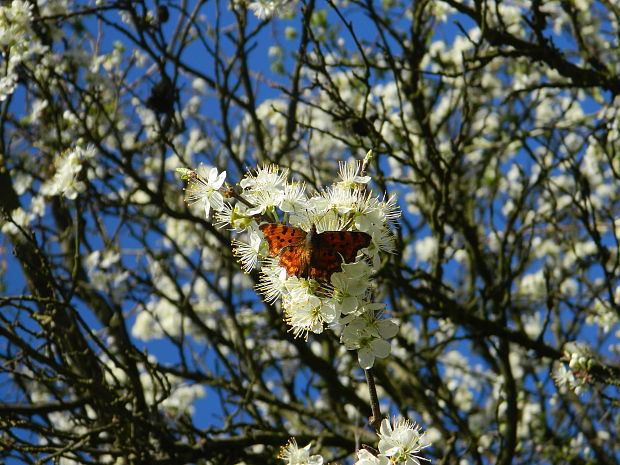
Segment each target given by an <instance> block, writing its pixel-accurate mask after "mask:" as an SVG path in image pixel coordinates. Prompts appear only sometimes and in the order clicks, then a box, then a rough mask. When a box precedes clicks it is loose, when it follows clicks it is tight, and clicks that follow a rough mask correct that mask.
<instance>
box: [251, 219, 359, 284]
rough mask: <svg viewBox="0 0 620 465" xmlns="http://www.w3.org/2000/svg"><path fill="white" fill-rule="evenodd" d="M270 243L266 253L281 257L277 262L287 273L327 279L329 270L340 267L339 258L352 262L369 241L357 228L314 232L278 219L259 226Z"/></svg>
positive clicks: (331, 271)
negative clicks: (285, 223) (282, 222)
mask: <svg viewBox="0 0 620 465" xmlns="http://www.w3.org/2000/svg"><path fill="white" fill-rule="evenodd" d="M258 228H259V229H260V230H261V231H262V232H263V234H264V236H265V239H266V240H267V244H268V245H269V254H270V255H272V256H274V257H280V266H281V267H283V268H285V269H286V273H287V274H288V276H297V277H299V278H312V279H316V280H324V281H329V278H330V277H331V275H332V273H334V272H337V271H341V269H342V268H341V267H342V262H344V263H351V262H353V261H354V260H355V256H356V255H357V252H358V251H359V250H360V249H363V248H364V247H368V246H369V245H370V235H368V234H366V233H364V232H357V231H325V232H322V233H317V231H316V226H315V225H312V226H310V231H309V232H306V231H304V230H303V229H300V228H295V227H293V226H286V225H284V224H280V223H265V224H261V225H260V226H259V227H258Z"/></svg>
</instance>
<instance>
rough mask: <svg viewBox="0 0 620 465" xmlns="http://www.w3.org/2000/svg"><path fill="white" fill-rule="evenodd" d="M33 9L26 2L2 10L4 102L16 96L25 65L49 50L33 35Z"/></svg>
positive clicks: (0, 94) (0, 93) (0, 83)
mask: <svg viewBox="0 0 620 465" xmlns="http://www.w3.org/2000/svg"><path fill="white" fill-rule="evenodd" d="M32 9H33V6H32V4H31V3H29V2H24V1H22V0H13V1H12V2H11V3H10V4H8V3H7V4H6V5H2V6H0V49H1V50H2V55H1V56H2V58H3V60H1V61H0V63H2V64H1V65H0V69H1V74H0V101H4V100H6V99H7V98H8V97H9V96H10V95H11V94H13V92H15V89H16V88H17V82H18V79H19V67H20V66H21V65H22V64H23V62H24V61H26V60H27V59H29V58H30V57H31V56H33V55H36V54H40V53H42V52H43V51H44V50H45V47H44V46H43V45H41V43H40V42H39V41H38V40H36V39H35V38H36V34H33V33H32V27H31V23H32V20H33V15H32Z"/></svg>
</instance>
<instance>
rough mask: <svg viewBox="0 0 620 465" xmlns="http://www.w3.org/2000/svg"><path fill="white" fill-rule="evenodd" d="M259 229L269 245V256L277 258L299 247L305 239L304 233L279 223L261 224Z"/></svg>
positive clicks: (301, 230)
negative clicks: (284, 252)
mask: <svg viewBox="0 0 620 465" xmlns="http://www.w3.org/2000/svg"><path fill="white" fill-rule="evenodd" d="M258 229H260V230H261V231H262V233H263V235H264V236H265V239H266V240H267V244H268V245H269V255H273V256H277V255H280V256H281V254H282V253H283V252H282V249H284V251H287V250H290V249H291V248H292V247H295V246H298V245H301V244H303V243H304V241H305V239H306V231H304V230H303V229H299V228H294V227H292V226H286V225H285V224H280V223H265V224H261V225H260V226H259V227H258Z"/></svg>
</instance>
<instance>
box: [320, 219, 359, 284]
mask: <svg viewBox="0 0 620 465" xmlns="http://www.w3.org/2000/svg"><path fill="white" fill-rule="evenodd" d="M317 237H318V240H317V245H316V247H315V248H314V250H313V253H312V264H311V267H310V277H311V278H314V279H323V280H326V281H329V278H330V277H331V275H332V274H333V273H335V272H338V271H341V270H342V262H343V261H344V262H345V263H351V262H353V261H354V260H355V256H356V255H357V252H358V251H359V250H360V249H363V248H364V247H368V246H369V245H370V239H371V238H370V235H368V234H366V233H363V232H358V231H327V232H324V233H321V234H318V236H317Z"/></svg>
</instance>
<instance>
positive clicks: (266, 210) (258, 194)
mask: <svg viewBox="0 0 620 465" xmlns="http://www.w3.org/2000/svg"><path fill="white" fill-rule="evenodd" d="M361 170H362V168H361V166H360V165H359V164H357V163H349V164H341V166H340V171H339V175H340V181H339V182H337V183H335V184H332V185H331V186H329V187H327V188H325V189H323V190H322V191H320V192H316V193H314V194H312V195H309V194H308V193H307V189H306V186H305V185H304V184H303V183H299V182H291V181H289V180H288V178H287V171H286V170H280V169H279V168H278V167H277V166H273V165H272V166H263V167H260V168H258V169H256V170H255V171H253V172H249V173H247V174H246V175H245V177H244V179H242V180H241V182H240V183H239V187H240V189H238V190H237V191H235V190H234V189H232V188H229V187H225V186H224V182H225V176H226V172H221V173H218V171H217V169H216V168H205V167H203V166H201V167H199V168H198V169H196V170H188V169H180V170H178V171H179V172H181V173H182V174H183V177H184V178H185V179H186V180H187V181H188V187H187V196H186V201H187V202H188V203H189V204H198V205H200V206H201V207H202V208H203V210H204V212H205V215H207V216H208V215H209V214H210V212H211V210H215V212H216V213H215V220H216V223H217V224H218V225H220V226H227V227H230V228H232V229H233V230H235V231H237V232H238V233H242V234H244V236H245V237H244V238H242V239H239V240H234V241H233V247H234V249H233V250H234V253H235V255H236V256H237V257H238V259H239V261H240V262H241V265H242V268H243V270H244V271H245V272H250V271H251V270H252V269H254V268H256V267H258V266H259V265H260V268H261V273H260V283H259V285H258V286H257V289H258V290H259V291H260V292H261V293H262V294H263V296H264V298H265V300H266V301H267V302H275V301H276V300H278V299H281V301H282V307H283V310H284V319H285V321H286V322H287V323H288V324H289V325H290V326H291V331H292V332H293V333H294V334H295V335H296V336H304V337H306V338H307V336H308V333H310V332H312V333H315V334H320V333H322V332H323V330H324V329H325V327H326V325H329V327H331V328H332V329H334V330H336V331H338V332H339V334H340V340H341V342H342V343H343V344H344V346H345V347H346V348H347V349H348V350H357V353H358V360H359V363H360V365H361V366H362V367H363V368H366V369H367V368H370V367H372V366H373V364H374V361H375V358H376V357H379V358H383V357H387V356H388V355H389V353H390V344H389V342H387V339H390V338H392V337H394V336H395V335H396V333H397V332H398V326H397V325H396V323H394V322H393V321H392V320H390V319H388V318H385V317H383V315H384V313H385V305H384V304H383V303H380V302H374V301H373V287H372V280H371V279H370V277H371V276H372V275H373V274H374V273H375V272H376V270H377V269H378V268H379V267H380V265H381V254H382V253H386V252H387V253H391V252H393V251H394V236H393V233H392V232H391V226H392V225H393V223H394V222H395V221H396V220H397V218H398V217H399V216H400V211H399V209H398V207H397V205H396V202H395V198H393V197H392V198H388V199H382V198H379V197H378V196H376V195H374V194H373V193H372V192H371V191H370V189H368V186H367V184H368V182H369V181H370V178H369V177H368V176H365V175H363V173H362V172H361ZM233 199H235V201H234V202H233ZM259 221H260V222H265V221H266V222H267V223H278V224H283V225H287V226H290V227H292V228H297V229H296V230H302V231H305V232H304V233H300V234H303V235H306V233H307V232H309V231H311V230H312V229H313V228H316V231H317V233H318V234H319V235H320V234H321V233H322V232H325V231H360V232H363V233H365V234H367V235H368V237H369V238H370V240H369V241H368V242H369V245H368V246H367V247H364V248H362V249H361V250H359V251H358V254H357V257H356V259H355V260H353V261H352V262H350V263H342V266H341V268H339V269H338V270H337V271H336V272H333V273H329V275H328V279H323V280H318V279H310V278H308V277H305V276H299V273H288V272H287V269H285V268H283V267H282V266H281V262H280V257H279V256H271V255H270V254H269V246H268V244H267V241H266V240H265V236H264V234H263V233H262V232H261V231H260V229H259ZM328 246H329V244H327V245H325V247H328ZM289 247H290V246H289ZM292 247H300V248H301V247H304V244H301V243H300V244H292ZM300 252H301V251H300ZM307 253H311V252H307ZM312 253H316V251H315V252H312ZM332 256H333V257H334V255H332ZM340 258H342V257H340ZM334 259H336V258H335V257H334Z"/></svg>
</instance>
